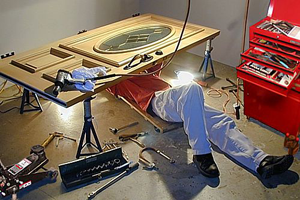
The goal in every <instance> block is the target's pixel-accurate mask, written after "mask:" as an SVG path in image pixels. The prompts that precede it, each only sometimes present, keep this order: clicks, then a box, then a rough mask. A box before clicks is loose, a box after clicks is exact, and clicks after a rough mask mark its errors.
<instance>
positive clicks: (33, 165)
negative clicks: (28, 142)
mask: <svg viewBox="0 0 300 200" xmlns="http://www.w3.org/2000/svg"><path fill="white" fill-rule="evenodd" d="M47 162H48V159H47V158H46V154H45V151H44V147H43V146H41V145H35V146H33V147H32V148H31V151H30V155H29V156H28V157H26V158H24V159H22V160H21V161H20V162H18V163H17V164H14V165H12V166H7V167H5V166H4V165H3V163H2V162H1V160H0V192H1V195H2V196H4V197H6V196H8V195H12V199H17V192H19V191H20V190H22V189H24V188H27V187H29V186H31V185H32V184H34V183H36V182H38V181H41V180H43V179H45V178H49V179H51V180H55V179H56V177H57V175H58V171H57V170H55V169H54V168H50V169H48V170H46V169H45V168H44V165H45V164H46V163H47ZM41 168H42V169H44V170H45V171H44V172H37V171H38V170H39V169H41Z"/></svg>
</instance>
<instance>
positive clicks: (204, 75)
mask: <svg viewBox="0 0 300 200" xmlns="http://www.w3.org/2000/svg"><path fill="white" fill-rule="evenodd" d="M212 50H213V48H212V47H211V40H208V41H207V42H206V50H205V56H204V60H203V62H202V64H201V67H200V69H199V72H201V71H202V69H203V71H202V79H203V80H206V79H208V78H211V77H216V76H215V72H214V65H213V62H212V58H211V55H210V53H211V52H212ZM209 64H210V67H211V72H212V74H208V73H207V69H208V65H209Z"/></svg>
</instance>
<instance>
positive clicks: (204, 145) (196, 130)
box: [151, 83, 267, 171]
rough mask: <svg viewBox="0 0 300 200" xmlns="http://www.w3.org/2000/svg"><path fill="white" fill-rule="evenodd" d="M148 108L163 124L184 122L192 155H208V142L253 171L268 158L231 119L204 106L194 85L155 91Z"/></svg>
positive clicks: (196, 86) (201, 93) (200, 90)
mask: <svg viewBox="0 0 300 200" xmlns="http://www.w3.org/2000/svg"><path fill="white" fill-rule="evenodd" d="M151 105H152V109H153V112H154V113H155V114H156V115H157V116H159V117H160V118H162V119H163V120H166V121H169V122H183V127H184V131H185V133H186V134H187V135H188V139H189V144H190V146H191V148H192V150H193V154H194V155H201V154H207V153H210V152H211V145H210V142H209V141H211V142H212V143H213V144H214V145H216V146H217V147H219V148H220V150H222V151H223V152H224V153H226V154H228V155H229V156H230V157H232V158H233V159H235V160H236V161H238V162H239V163H241V164H242V165H244V166H246V167H248V168H249V169H251V170H253V171H256V169H257V167H258V166H259V164H260V162H261V161H262V160H263V159H264V158H265V157H266V156H267V154H266V153H264V152H263V151H262V150H261V149H259V148H257V147H255V146H253V144H252V142H251V140H250V139H249V138H247V137H246V136H245V135H244V134H243V133H241V132H240V131H239V130H238V129H237V127H236V125H235V122H234V121H233V119H232V118H230V117H229V116H227V115H225V114H224V113H223V112H221V111H218V110H216V109H214V108H211V107H209V106H207V105H205V104H204V97H203V91H202V88H201V86H200V85H198V84H196V83H191V84H187V85H181V86H176V87H173V88H171V89H168V90H166V91H158V92H156V93H155V97H154V98H153V99H152V101H151Z"/></svg>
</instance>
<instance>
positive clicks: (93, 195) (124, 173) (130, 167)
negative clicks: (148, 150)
mask: <svg viewBox="0 0 300 200" xmlns="http://www.w3.org/2000/svg"><path fill="white" fill-rule="evenodd" d="M138 167H139V163H135V164H133V165H131V166H129V167H128V168H127V169H126V170H125V171H124V172H122V173H121V174H119V175H118V176H116V177H115V178H114V179H112V180H111V181H109V182H108V183H106V184H105V185H103V186H102V187H100V188H99V189H97V190H96V191H94V192H92V193H90V194H89V195H88V200H90V199H93V198H94V197H95V196H96V195H97V194H99V193H100V192H102V191H103V190H105V189H106V188H108V187H109V186H111V185H112V184H114V183H115V182H117V181H119V180H120V179H121V178H123V177H124V176H125V175H127V174H130V173H131V172H133V171H134V170H136V169H138Z"/></svg>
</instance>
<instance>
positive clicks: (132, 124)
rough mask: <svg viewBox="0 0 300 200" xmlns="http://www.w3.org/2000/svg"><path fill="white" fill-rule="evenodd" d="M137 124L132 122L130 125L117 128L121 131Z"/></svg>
mask: <svg viewBox="0 0 300 200" xmlns="http://www.w3.org/2000/svg"><path fill="white" fill-rule="evenodd" d="M137 124H139V122H133V123H131V124H128V125H125V126H122V127H120V128H118V130H121V129H124V128H129V127H133V126H135V125H137Z"/></svg>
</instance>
